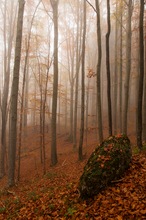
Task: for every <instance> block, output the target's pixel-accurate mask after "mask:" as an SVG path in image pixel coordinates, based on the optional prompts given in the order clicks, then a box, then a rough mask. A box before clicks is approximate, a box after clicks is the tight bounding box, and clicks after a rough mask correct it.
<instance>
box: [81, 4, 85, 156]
mask: <svg viewBox="0 0 146 220" xmlns="http://www.w3.org/2000/svg"><path fill="white" fill-rule="evenodd" d="M83 16H84V29H83V43H82V78H81V88H82V91H81V127H80V140H79V160H82V159H83V139H84V112H85V41H86V1H84V15H83Z"/></svg>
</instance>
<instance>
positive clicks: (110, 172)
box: [79, 135, 132, 199]
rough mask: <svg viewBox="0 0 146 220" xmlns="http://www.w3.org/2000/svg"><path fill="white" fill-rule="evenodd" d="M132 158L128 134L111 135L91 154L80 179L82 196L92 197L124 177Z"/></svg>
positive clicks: (84, 197)
mask: <svg viewBox="0 0 146 220" xmlns="http://www.w3.org/2000/svg"><path fill="white" fill-rule="evenodd" d="M131 158H132V153H131V144H130V140H129V138H128V137H127V136H126V135H116V136H111V137H109V138H108V139H106V140H105V141H103V142H102V143H101V144H100V145H99V146H98V147H97V148H96V149H95V151H94V152H93V153H92V154H91V156H90V158H89V160H88V162H87V164H86V165H85V167H84V172H83V174H82V176H81V178H80V181H79V191H80V196H81V198H83V199H86V198H89V197H92V196H94V195H96V194H98V193H99V192H101V190H103V189H105V188H106V187H107V186H109V185H111V183H112V182H113V181H115V180H118V179H120V178H121V177H122V175H123V174H124V172H125V171H126V170H127V169H128V167H129V163H130V161H131Z"/></svg>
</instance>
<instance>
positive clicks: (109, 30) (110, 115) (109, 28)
mask: <svg viewBox="0 0 146 220" xmlns="http://www.w3.org/2000/svg"><path fill="white" fill-rule="evenodd" d="M107 25H108V31H107V34H106V68H107V98H108V123H109V125H108V126H109V135H110V136H111V135H112V105H111V78H110V50H109V37H110V32H111V22H110V1H109V0H107Z"/></svg>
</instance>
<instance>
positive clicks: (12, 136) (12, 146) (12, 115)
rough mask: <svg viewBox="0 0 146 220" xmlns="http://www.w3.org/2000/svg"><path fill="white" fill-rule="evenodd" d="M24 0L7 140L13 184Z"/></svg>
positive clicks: (20, 12) (19, 13) (16, 48)
mask: <svg viewBox="0 0 146 220" xmlns="http://www.w3.org/2000/svg"><path fill="white" fill-rule="evenodd" d="M24 5H25V1H24V0H19V10H18V18H17V35H16V47H15V60H14V71H13V83H12V91H11V103H10V139H9V140H10V142H9V154H8V156H9V160H8V165H9V167H8V185H9V186H13V185H14V183H15V159H16V142H17V104H18V86H19V70H20V60H21V43H22V29H23V13H24Z"/></svg>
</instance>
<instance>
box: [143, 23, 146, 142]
mask: <svg viewBox="0 0 146 220" xmlns="http://www.w3.org/2000/svg"><path fill="white" fill-rule="evenodd" d="M145 25H146V21H145ZM144 39H145V41H144V43H145V44H144V53H145V56H144V58H145V60H144V100H143V140H144V141H145V142H146V36H145V37H144Z"/></svg>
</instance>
